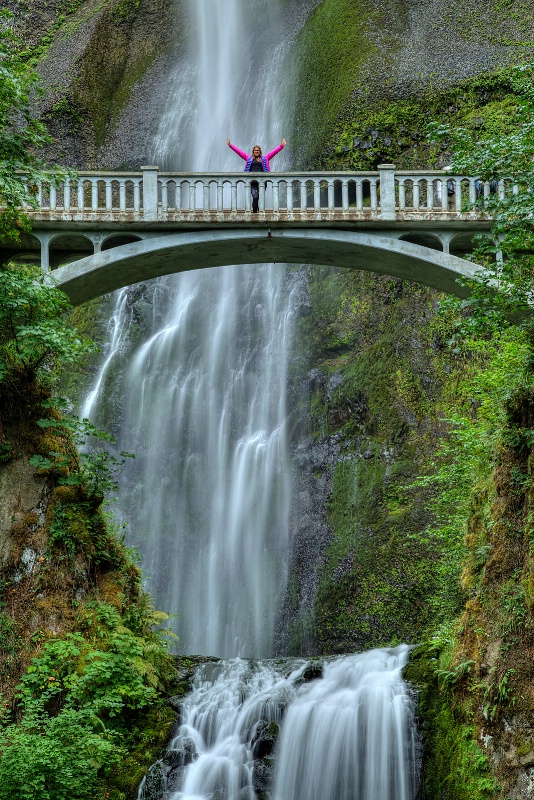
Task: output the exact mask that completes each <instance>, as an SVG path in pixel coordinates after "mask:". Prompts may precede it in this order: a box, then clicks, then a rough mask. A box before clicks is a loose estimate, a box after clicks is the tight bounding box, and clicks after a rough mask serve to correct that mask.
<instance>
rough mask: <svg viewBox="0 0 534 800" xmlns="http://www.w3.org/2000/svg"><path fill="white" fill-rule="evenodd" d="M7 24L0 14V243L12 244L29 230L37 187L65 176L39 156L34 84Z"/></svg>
mask: <svg viewBox="0 0 534 800" xmlns="http://www.w3.org/2000/svg"><path fill="white" fill-rule="evenodd" d="M11 20H12V15H11V14H10V13H9V12H8V11H6V10H5V9H3V10H1V11H0V206H1V207H2V210H1V213H0V242H5V241H7V240H12V241H16V240H17V239H18V238H19V235H20V230H27V229H28V228H29V221H28V215H27V214H26V213H25V212H24V211H23V206H24V205H26V204H29V205H30V206H32V205H33V206H35V205H36V184H37V183H39V182H40V181H41V180H43V179H44V178H47V179H52V180H53V181H59V180H60V179H62V178H64V177H65V175H66V173H65V171H64V170H61V169H57V168H56V169H50V168H49V167H46V166H45V164H44V162H43V161H42V160H41V159H40V158H39V156H38V155H37V153H38V150H39V149H40V148H42V147H43V145H45V144H46V143H47V142H49V141H50V137H49V136H48V134H47V132H46V128H45V126H44V124H43V123H42V122H40V121H39V120H37V119H35V118H34V117H33V116H32V114H31V110H30V98H31V96H32V93H35V92H37V91H38V78H37V74H36V73H35V72H34V71H33V70H32V69H31V68H30V67H28V65H27V64H25V63H24V61H23V60H22V59H21V58H20V56H19V54H18V49H20V43H19V42H18V40H17V39H16V37H15V36H14V34H13V33H12V31H11V30H10V29H9V27H8V26H9V24H10V23H11ZM21 173H23V174H21Z"/></svg>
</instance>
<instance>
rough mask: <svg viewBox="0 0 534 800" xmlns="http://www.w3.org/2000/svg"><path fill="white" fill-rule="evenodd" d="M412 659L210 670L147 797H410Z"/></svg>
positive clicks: (394, 655) (391, 656)
mask: <svg viewBox="0 0 534 800" xmlns="http://www.w3.org/2000/svg"><path fill="white" fill-rule="evenodd" d="M408 655H409V647H408V646H406V645H400V646H399V647H396V648H392V649H380V650H371V651H369V652H367V653H362V654H358V655H350V656H343V657H340V658H328V659H317V660H313V661H305V660H296V659H278V660H270V661H245V660H241V659H234V660H231V661H220V662H208V663H206V664H203V665H202V666H201V667H199V668H198V669H197V671H196V673H195V676H194V679H193V685H192V691H191V693H190V694H189V695H188V696H186V697H185V698H184V699H183V701H182V704H181V709H180V712H181V715H180V722H179V723H178V726H177V729H176V731H175V735H174V738H173V739H172V741H171V743H170V745H169V747H168V749H167V752H166V753H165V755H164V756H163V758H162V759H161V760H160V761H158V762H156V764H154V765H153V767H152V768H151V770H150V772H149V773H148V774H147V776H146V777H145V779H144V780H143V782H142V784H141V787H140V789H139V796H138V800H413V799H414V797H415V792H416V783H417V780H416V775H417V760H418V741H417V734H416V727H415V710H414V700H413V698H412V696H411V694H410V691H409V689H408V687H407V685H406V684H405V683H404V681H403V679H402V669H403V667H404V665H405V664H406V661H407V659H408Z"/></svg>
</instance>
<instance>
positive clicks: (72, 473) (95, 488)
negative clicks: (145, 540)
mask: <svg viewBox="0 0 534 800" xmlns="http://www.w3.org/2000/svg"><path fill="white" fill-rule="evenodd" d="M43 406H44V407H45V408H55V409H57V408H58V407H60V408H62V409H63V410H64V411H65V410H66V408H68V403H67V401H65V400H64V399H62V398H54V399H53V400H51V401H45V402H44V403H43ZM37 425H38V426H39V427H40V428H43V429H48V430H52V431H53V432H54V434H55V436H56V437H57V439H58V440H59V441H60V442H62V443H63V447H64V449H63V452H57V451H49V452H48V453H47V454H46V455H43V454H37V455H34V456H32V457H31V458H30V464H31V465H32V466H34V467H35V468H36V469H38V470H40V471H52V472H55V473H56V474H58V475H59V477H58V478H57V483H58V484H60V485H63V486H83V487H84V488H85V491H86V493H87V496H88V497H101V498H104V497H108V498H109V496H110V494H111V493H112V492H116V491H118V488H119V486H118V482H117V478H118V475H119V473H120V472H121V471H122V469H123V467H124V464H125V463H126V460H127V459H129V458H135V456H134V454H133V453H127V452H126V451H121V452H120V454H119V455H118V456H115V455H113V453H112V452H110V449H109V447H110V446H111V445H113V444H114V443H115V439H114V437H113V436H111V435H110V434H108V433H106V432H105V431H101V430H98V428H96V427H95V426H94V425H93V424H92V423H91V422H89V420H88V419H83V420H80V419H78V418H77V417H73V416H62V417H61V418H60V419H54V418H46V419H39V420H37Z"/></svg>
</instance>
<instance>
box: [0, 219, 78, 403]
mask: <svg viewBox="0 0 534 800" xmlns="http://www.w3.org/2000/svg"><path fill="white" fill-rule="evenodd" d="M0 216H1V215H0ZM69 307H70V303H69V300H68V298H67V296H66V295H65V294H64V293H63V292H60V291H59V290H58V289H55V288H53V287H52V286H49V285H47V284H46V283H45V282H44V279H43V277H42V276H41V275H34V274H32V272H31V271H29V270H26V269H23V268H19V267H17V268H13V267H4V268H3V269H2V270H0V383H3V384H4V385H8V386H11V387H13V386H14V385H16V384H17V383H19V382H20V381H21V379H22V380H23V382H24V381H28V380H34V379H35V378H38V379H39V381H40V382H41V383H42V384H44V385H51V384H52V383H53V381H54V377H55V374H54V372H53V367H54V366H56V365H58V364H59V363H61V364H69V363H75V362H76V361H78V359H79V358H80V357H81V356H82V355H83V354H85V353H87V352H91V350H92V349H93V345H92V343H91V342H88V341H82V339H81V338H80V337H79V336H78V334H77V332H76V331H75V330H74V329H73V328H72V326H71V325H69V324H68V321H67V319H66V317H65V316H64V315H65V312H66V311H67V310H68V308H69Z"/></svg>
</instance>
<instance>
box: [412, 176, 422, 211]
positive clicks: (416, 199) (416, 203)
mask: <svg viewBox="0 0 534 800" xmlns="http://www.w3.org/2000/svg"><path fill="white" fill-rule="evenodd" d="M412 190H413V207H414V209H415V211H419V206H420V203H421V200H420V197H421V192H420V188H419V181H416V180H415V179H414V180H412Z"/></svg>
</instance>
